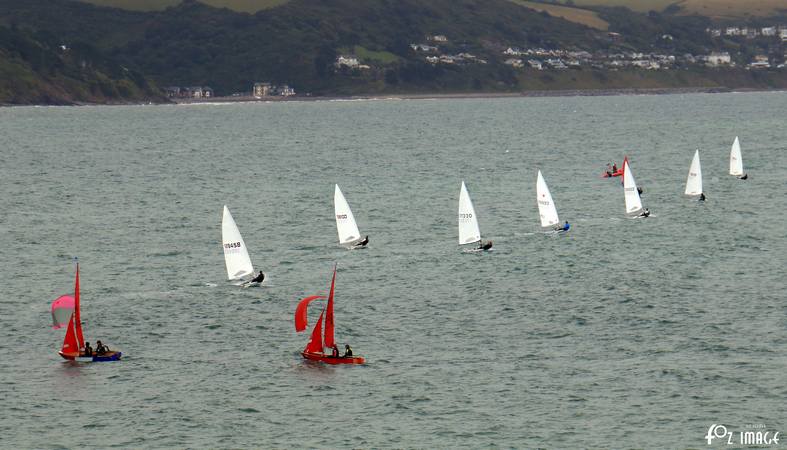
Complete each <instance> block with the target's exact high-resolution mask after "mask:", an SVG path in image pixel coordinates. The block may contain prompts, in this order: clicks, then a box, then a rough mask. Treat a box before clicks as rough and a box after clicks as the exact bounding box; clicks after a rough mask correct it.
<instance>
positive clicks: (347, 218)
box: [333, 184, 361, 245]
mask: <svg viewBox="0 0 787 450" xmlns="http://www.w3.org/2000/svg"><path fill="white" fill-rule="evenodd" d="M333 211H334V214H335V216H336V231H338V232H339V243H340V244H343V245H344V244H352V243H354V242H356V241H358V240H360V239H361V232H360V231H358V225H357V224H356V223H355V217H354V216H353V212H352V211H351V210H350V205H349V204H347V200H345V198H344V195H343V194H342V191H341V189H339V185H338V184H337V185H336V189H334V191H333Z"/></svg>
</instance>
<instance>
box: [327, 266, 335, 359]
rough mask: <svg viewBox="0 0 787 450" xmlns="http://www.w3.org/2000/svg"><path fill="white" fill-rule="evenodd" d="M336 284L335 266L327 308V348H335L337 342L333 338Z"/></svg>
mask: <svg viewBox="0 0 787 450" xmlns="http://www.w3.org/2000/svg"><path fill="white" fill-rule="evenodd" d="M335 283H336V266H333V278H332V279H331V292H330V294H328V306H327V307H326V308H325V311H326V314H325V346H326V347H328V348H333V346H334V345H336V341H335V340H334V338H333V328H334V327H333V286H334V284H335Z"/></svg>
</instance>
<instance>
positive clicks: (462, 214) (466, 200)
mask: <svg viewBox="0 0 787 450" xmlns="http://www.w3.org/2000/svg"><path fill="white" fill-rule="evenodd" d="M480 240H481V230H479V229H478V217H476V215H475V209H474V208H473V202H472V201H471V200H470V194H468V193H467V187H465V182H464V181H462V187H461V189H460V190H459V245H462V244H472V243H473V242H478V241H480Z"/></svg>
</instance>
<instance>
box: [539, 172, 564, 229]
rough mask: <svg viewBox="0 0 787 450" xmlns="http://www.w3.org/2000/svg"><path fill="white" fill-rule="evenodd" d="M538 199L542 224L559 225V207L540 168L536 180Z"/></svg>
mask: <svg viewBox="0 0 787 450" xmlns="http://www.w3.org/2000/svg"><path fill="white" fill-rule="evenodd" d="M536 201H537V202H538V214H539V215H540V216H541V226H542V227H554V226H555V225H557V224H558V223H559V222H560V219H558V217H557V208H556V207H555V202H554V201H553V200H552V194H550V193H549V188H548V187H547V183H546V181H544V177H543V176H542V175H541V171H540V170H539V171H538V179H537V180H536Z"/></svg>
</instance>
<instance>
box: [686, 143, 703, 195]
mask: <svg viewBox="0 0 787 450" xmlns="http://www.w3.org/2000/svg"><path fill="white" fill-rule="evenodd" d="M684 194H686V195H700V194H702V168H701V167H700V151H699V149H697V151H695V152H694V159H692V160H691V167H689V176H688V178H686V191H685V192H684Z"/></svg>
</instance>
